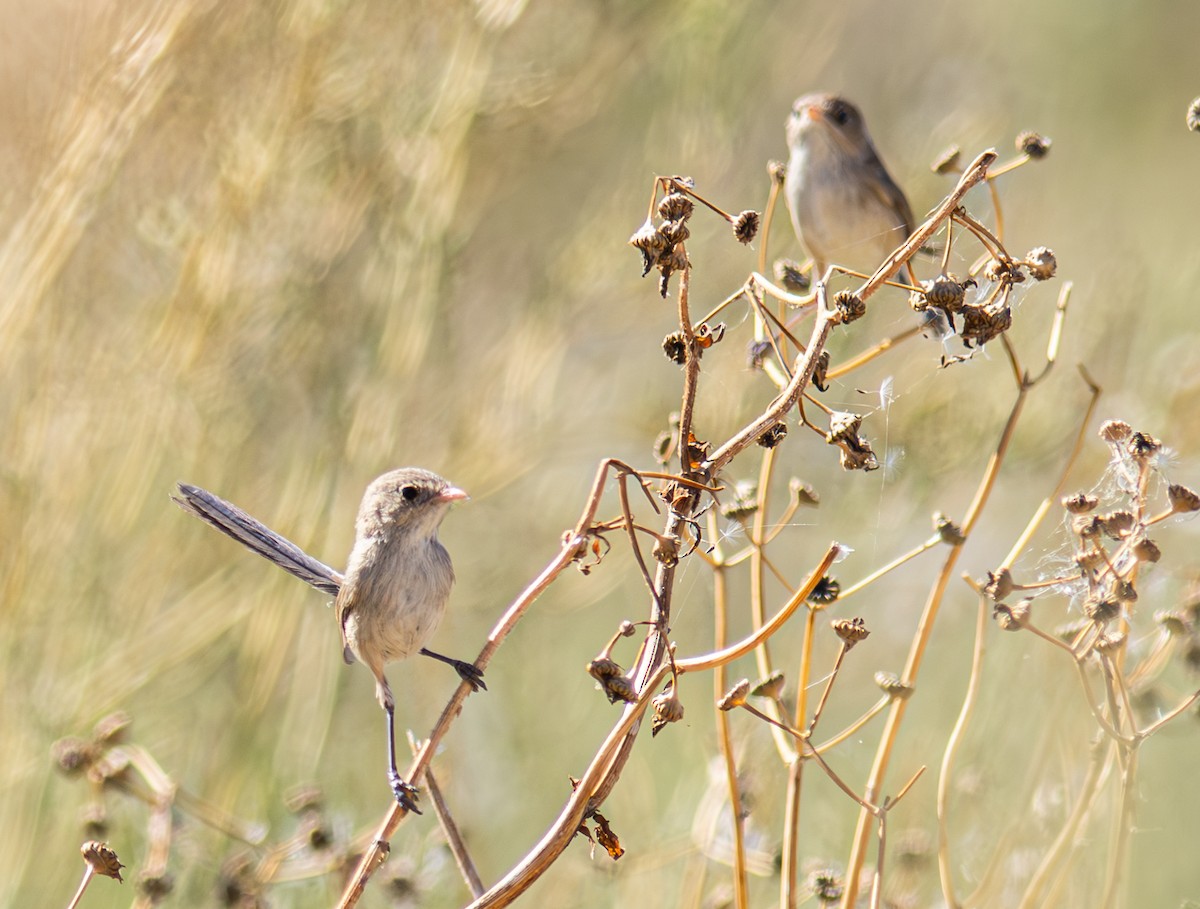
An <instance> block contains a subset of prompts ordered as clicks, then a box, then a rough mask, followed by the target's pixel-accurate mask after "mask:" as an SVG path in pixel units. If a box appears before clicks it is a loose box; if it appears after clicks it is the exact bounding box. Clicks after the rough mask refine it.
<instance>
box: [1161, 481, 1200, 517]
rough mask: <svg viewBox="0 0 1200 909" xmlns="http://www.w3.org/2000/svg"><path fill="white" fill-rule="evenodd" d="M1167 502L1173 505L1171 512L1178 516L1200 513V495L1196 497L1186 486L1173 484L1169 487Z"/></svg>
mask: <svg viewBox="0 0 1200 909" xmlns="http://www.w3.org/2000/svg"><path fill="white" fill-rule="evenodd" d="M1167 501H1169V502H1170V503H1171V511H1173V512H1175V513H1176V514H1186V513H1187V512H1192V511H1200V495H1196V493H1195V492H1193V491H1192V490H1191V489H1188V487H1186V486H1181V485H1179V484H1178V483H1172V484H1171V485H1170V486H1168V487H1167Z"/></svg>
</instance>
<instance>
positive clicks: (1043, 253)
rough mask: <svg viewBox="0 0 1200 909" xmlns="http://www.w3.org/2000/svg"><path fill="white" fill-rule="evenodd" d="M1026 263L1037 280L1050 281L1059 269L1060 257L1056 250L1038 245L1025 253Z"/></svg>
mask: <svg viewBox="0 0 1200 909" xmlns="http://www.w3.org/2000/svg"><path fill="white" fill-rule="evenodd" d="M1025 265H1026V267H1028V268H1029V273H1030V274H1031V275H1033V279H1034V280H1035V281H1048V280H1050V279H1051V278H1053V277H1054V273H1055V272H1056V271H1058V259H1057V258H1055V255H1054V250H1052V249H1049V248H1047V247H1045V246H1037V247H1035V248H1033V249H1031V250H1030V251H1029V252H1028V253H1026V254H1025Z"/></svg>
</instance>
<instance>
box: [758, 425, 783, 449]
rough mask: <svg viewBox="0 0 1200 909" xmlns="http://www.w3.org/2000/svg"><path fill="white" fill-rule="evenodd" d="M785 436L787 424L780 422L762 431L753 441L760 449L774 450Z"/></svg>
mask: <svg viewBox="0 0 1200 909" xmlns="http://www.w3.org/2000/svg"><path fill="white" fill-rule="evenodd" d="M787 434H788V427H787V423H784V422H783V421H782V420H780V421H779V422H778V423H774V424H772V425H771V426H768V427H767V428H766V429H764V430H763V431H762V434H761V435H759V437H758V438H757V439H755V440H754V441H755V443H756V444H758V445H759V446H760V447H762V448H774V447H775V446H777V445H778V444H779V443H780V442H782V441H783V440H784V439H785V438H786V437H787Z"/></svg>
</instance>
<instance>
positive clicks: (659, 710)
mask: <svg viewBox="0 0 1200 909" xmlns="http://www.w3.org/2000/svg"><path fill="white" fill-rule="evenodd" d="M650 703H651V704H653V705H654V719H653V720H651V721H650V735H651V737H653V736H656V735H658V733H659V731H660V730H661V729H662V728H663V727H664V726H666V725H667V723H678V722H679V721H680V720H682V719H683V702H682V701H680V700H679V695H678V693H677V692H676V690H675V686H674V685H671V686H670V687H669V688H667V690H666V691H664V692H663V693H662V694H660V695H658V696H657V697H655V698H654V700H653V701H651V702H650Z"/></svg>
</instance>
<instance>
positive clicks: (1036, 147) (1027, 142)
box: [1017, 130, 1050, 161]
mask: <svg viewBox="0 0 1200 909" xmlns="http://www.w3.org/2000/svg"><path fill="white" fill-rule="evenodd" d="M1017 151H1019V152H1020V153H1021V154H1023V155H1028V156H1029V157H1030V158H1033V159H1034V160H1035V161H1037V160H1040V159H1042V158H1044V157H1046V155H1048V154H1050V140H1049V139H1047V138H1046V137H1045V136H1043V135H1041V134H1039V133H1035V132H1032V131H1029V130H1026V131H1025V132H1023V133H1021V134H1020V135H1018V136H1017Z"/></svg>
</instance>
